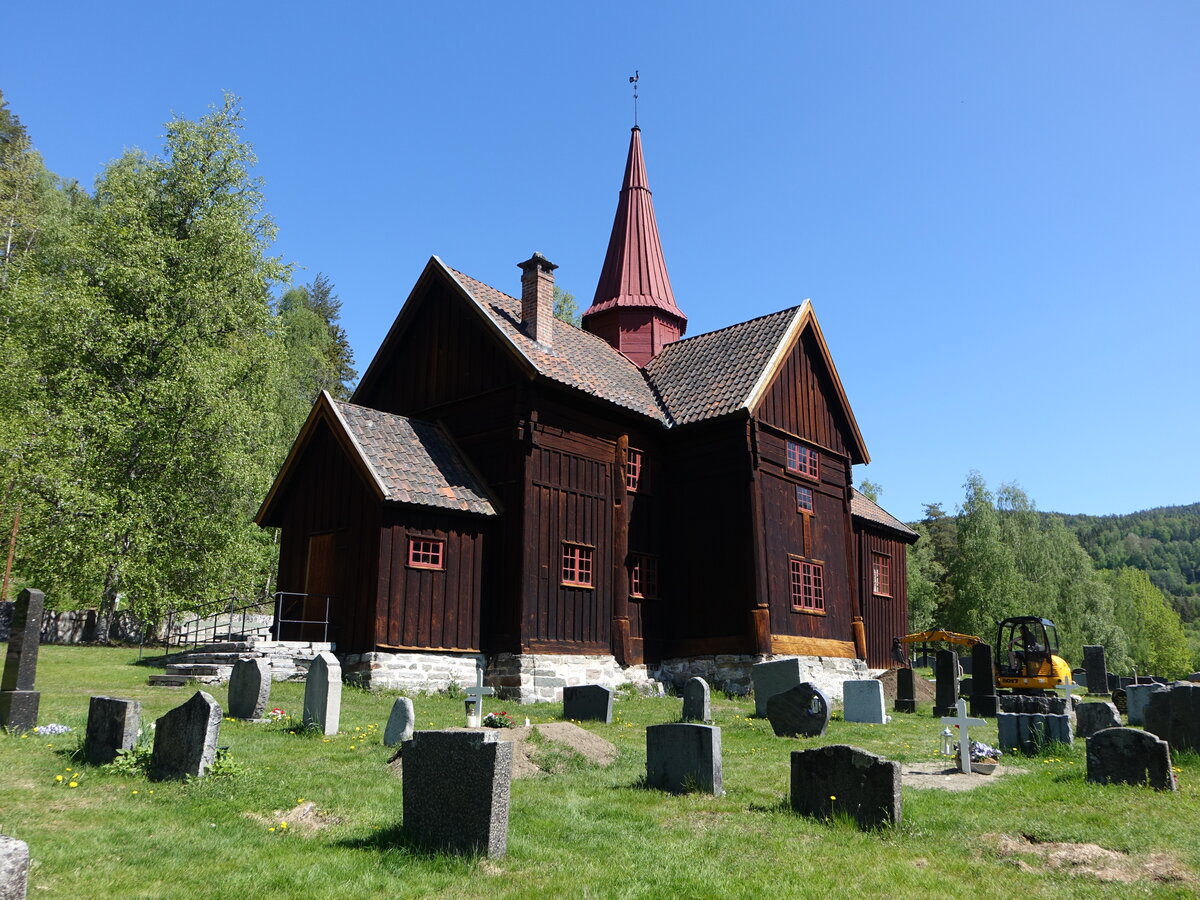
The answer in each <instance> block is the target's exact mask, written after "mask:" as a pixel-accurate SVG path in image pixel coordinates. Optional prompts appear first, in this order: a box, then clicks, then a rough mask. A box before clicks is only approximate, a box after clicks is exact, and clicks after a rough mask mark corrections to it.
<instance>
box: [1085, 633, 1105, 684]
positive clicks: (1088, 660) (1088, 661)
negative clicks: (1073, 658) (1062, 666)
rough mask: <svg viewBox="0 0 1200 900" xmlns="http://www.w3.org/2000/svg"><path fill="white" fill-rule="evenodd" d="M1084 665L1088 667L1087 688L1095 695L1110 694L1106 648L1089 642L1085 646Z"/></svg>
mask: <svg viewBox="0 0 1200 900" xmlns="http://www.w3.org/2000/svg"><path fill="white" fill-rule="evenodd" d="M1083 667H1084V668H1085V669H1087V689H1088V693H1089V694H1091V695H1092V696H1093V697H1103V696H1105V695H1107V694H1108V663H1107V662H1106V661H1105V659H1104V648H1103V647H1100V646H1097V645H1095V644H1089V645H1086V646H1084V648H1083Z"/></svg>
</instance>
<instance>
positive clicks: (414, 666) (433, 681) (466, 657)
mask: <svg viewBox="0 0 1200 900" xmlns="http://www.w3.org/2000/svg"><path fill="white" fill-rule="evenodd" d="M486 662H487V657H485V656H484V655H483V654H482V653H449V652H446V653H433V652H416V651H413V652H409V653H378V652H373V653H347V654H346V655H344V656H342V657H341V663H342V677H343V678H344V679H345V680H346V681H348V682H350V683H351V684H357V685H360V686H361V687H365V688H391V689H392V690H397V691H407V692H410V693H419V692H426V693H432V692H434V691H444V690H445V689H446V688H448V687H449V686H450V685H451V683H453V684H456V685H458V686H459V687H460V688H465V687H467V686H468V685H472V684H475V677H476V672H477V671H478V670H479V667H480V666H482V665H484V664H485V663H486ZM487 683H488V684H491V681H490V679H489V680H488V681H487Z"/></svg>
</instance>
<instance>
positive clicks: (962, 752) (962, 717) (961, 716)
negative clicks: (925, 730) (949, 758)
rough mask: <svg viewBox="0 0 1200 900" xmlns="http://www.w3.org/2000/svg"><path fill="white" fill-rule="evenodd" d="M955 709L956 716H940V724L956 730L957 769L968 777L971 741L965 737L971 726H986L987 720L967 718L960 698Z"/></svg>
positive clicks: (965, 705) (965, 708)
mask: <svg viewBox="0 0 1200 900" xmlns="http://www.w3.org/2000/svg"><path fill="white" fill-rule="evenodd" d="M957 709H958V715H957V716H942V724H943V725H953V726H955V727H956V728H957V729H958V769H959V771H960V772H962V773H964V774H966V775H969V774H971V739H970V737H968V736H967V729H968V728H969V727H970V726H972V725H986V724H987V720H986V719H970V718H967V701H966V700H964V699H963V698H962V697H959V698H958V706H957Z"/></svg>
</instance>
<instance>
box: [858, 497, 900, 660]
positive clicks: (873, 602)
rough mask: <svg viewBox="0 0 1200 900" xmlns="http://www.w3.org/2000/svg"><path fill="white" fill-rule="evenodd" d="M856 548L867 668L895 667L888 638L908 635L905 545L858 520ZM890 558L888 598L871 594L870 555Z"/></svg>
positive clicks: (890, 641) (881, 530)
mask: <svg viewBox="0 0 1200 900" xmlns="http://www.w3.org/2000/svg"><path fill="white" fill-rule="evenodd" d="M855 532H856V534H855V542H856V544H857V545H858V547H857V549H858V575H859V579H858V584H859V593H860V595H861V596H862V597H863V598H864V600H863V604H862V606H863V612H862V617H863V624H864V625H865V626H866V630H867V665H869V666H871V667H872V668H874V669H886V668H893V667H895V665H896V663H895V661H894V660H892V653H891V648H892V638H894V637H903V636H904V635H906V634H908V555H907V553H908V545H907V544H906V543H905V542H904V541H902V540H900V539H898V538H896V537H894V536H893V535H891V534H889V533H888V532H887V531H884V530H883V529H873V528H870V527H869V526H868V525H867V524H866V523H865V522H863V521H862V520H861V519H860V520H857V521H856V522H855ZM872 553H882V554H884V555H886V556H890V557H891V558H892V595H891V597H881V596H878V595H876V594H875V593H874V592H873V591H872V587H873V584H872V578H871V554H872Z"/></svg>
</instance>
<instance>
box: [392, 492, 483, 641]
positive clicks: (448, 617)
mask: <svg viewBox="0 0 1200 900" xmlns="http://www.w3.org/2000/svg"><path fill="white" fill-rule="evenodd" d="M414 537H415V538H432V539H435V540H441V541H445V544H444V557H443V566H444V568H443V569H441V570H435V569H421V568H414V567H411V566H409V565H408V543H409V539H410V538H414ZM483 547H484V531H483V520H482V518H480V517H474V516H455V515H453V514H440V515H439V514H437V513H433V512H426V511H423V510H416V509H412V508H409V507H391V508H389V509H388V510H387V511H386V512H385V514H384V525H383V530H382V534H381V540H380V548H379V591H378V597H379V600H380V602H379V604H378V607H377V624H376V633H377V638H376V642H377V643H378V644H381V645H386V646H389V647H402V648H428V649H437V650H479V649H480V648H481V642H480V621H481V615H480V611H481V603H480V601H481V596H482V586H483Z"/></svg>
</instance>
